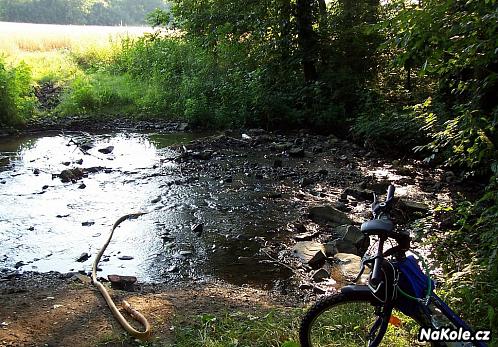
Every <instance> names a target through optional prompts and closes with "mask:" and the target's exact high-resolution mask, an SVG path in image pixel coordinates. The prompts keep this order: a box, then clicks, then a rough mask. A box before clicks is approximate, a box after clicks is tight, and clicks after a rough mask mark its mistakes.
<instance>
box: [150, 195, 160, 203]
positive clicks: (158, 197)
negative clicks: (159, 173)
mask: <svg viewBox="0 0 498 347" xmlns="http://www.w3.org/2000/svg"><path fill="white" fill-rule="evenodd" d="M159 201H161V196H160V195H159V196H157V197H156V198H154V199H152V200H151V201H150V203H151V204H157V203H158V202H159Z"/></svg>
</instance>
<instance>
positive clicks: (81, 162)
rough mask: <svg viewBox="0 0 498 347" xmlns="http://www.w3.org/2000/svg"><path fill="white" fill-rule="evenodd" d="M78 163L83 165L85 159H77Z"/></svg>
mask: <svg viewBox="0 0 498 347" xmlns="http://www.w3.org/2000/svg"><path fill="white" fill-rule="evenodd" d="M75 163H76V164H78V165H81V164H83V159H78V160H76V161H75Z"/></svg>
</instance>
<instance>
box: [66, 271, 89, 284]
mask: <svg viewBox="0 0 498 347" xmlns="http://www.w3.org/2000/svg"><path fill="white" fill-rule="evenodd" d="M71 280H72V281H78V282H81V283H83V284H90V283H92V279H91V278H90V277H88V276H86V275H83V274H80V273H75V274H73V275H72V277H71Z"/></svg>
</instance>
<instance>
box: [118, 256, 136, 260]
mask: <svg viewBox="0 0 498 347" xmlns="http://www.w3.org/2000/svg"><path fill="white" fill-rule="evenodd" d="M118 259H119V260H132V259H133V257H132V256H131V255H120V256H119V257H118Z"/></svg>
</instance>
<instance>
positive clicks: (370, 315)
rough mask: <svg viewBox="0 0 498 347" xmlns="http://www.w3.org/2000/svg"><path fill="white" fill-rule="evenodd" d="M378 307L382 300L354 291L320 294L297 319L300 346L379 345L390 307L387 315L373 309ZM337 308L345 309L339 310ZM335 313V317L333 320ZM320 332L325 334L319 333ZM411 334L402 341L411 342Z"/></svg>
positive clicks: (390, 342)
mask: <svg viewBox="0 0 498 347" xmlns="http://www.w3.org/2000/svg"><path fill="white" fill-rule="evenodd" d="M379 307H380V308H382V303H380V302H379V301H378V300H377V299H375V298H374V297H373V296H366V295H363V294H360V293H355V292H347V293H338V294H335V295H331V296H327V297H324V298H322V299H321V300H319V301H318V302H316V303H315V304H314V305H313V306H312V307H311V308H310V309H309V310H308V311H307V313H306V315H305V316H304V317H303V319H302V320H301V325H300V330H299V340H300V343H301V347H323V346H348V347H349V346H351V347H353V346H372V347H373V346H379V345H381V342H382V341H383V339H384V336H385V333H386V330H387V326H388V323H389V317H390V316H391V311H392V310H390V309H389V311H388V314H385V317H387V318H385V317H379V315H378V314H377V313H375V310H376V308H379ZM341 309H345V311H344V312H341ZM344 313H346V314H344ZM336 317H337V321H335V320H334V319H335V318H336ZM377 319H381V322H380V326H379V330H378V331H377V332H376V333H375V335H374V336H371V337H370V338H369V336H368V335H369V332H370V329H371V325H372V324H373V323H374V320H377ZM322 320H324V322H326V324H325V325H324V326H321V325H320V324H322ZM362 323H365V324H364V325H365V326H362ZM415 324H416V325H417V327H418V326H420V323H419V322H417V321H415ZM348 325H349V326H348ZM317 329H318V331H317ZM324 333H326V334H327V336H322V334H324ZM390 338H391V337H390ZM395 338H398V337H395ZM414 338H415V336H413V335H412V336H411V339H408V340H407V341H406V345H407V346H412V345H413V343H414V341H415V340H414ZM395 341H398V340H395ZM382 345H386V346H391V345H393V344H392V341H384V343H383V344H382ZM396 345H398V343H396Z"/></svg>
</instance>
